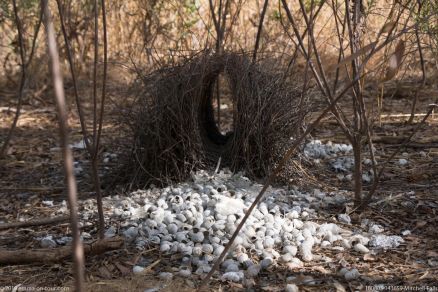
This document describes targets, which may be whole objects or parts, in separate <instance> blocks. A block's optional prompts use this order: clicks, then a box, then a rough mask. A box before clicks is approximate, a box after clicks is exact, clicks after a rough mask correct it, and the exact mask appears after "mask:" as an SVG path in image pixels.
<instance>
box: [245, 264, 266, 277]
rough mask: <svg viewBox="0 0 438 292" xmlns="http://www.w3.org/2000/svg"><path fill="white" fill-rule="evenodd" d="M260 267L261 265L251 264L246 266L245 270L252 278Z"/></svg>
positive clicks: (258, 271)
mask: <svg viewBox="0 0 438 292" xmlns="http://www.w3.org/2000/svg"><path fill="white" fill-rule="evenodd" d="M261 269H262V267H261V266H260V265H252V266H249V267H248V269H247V270H246V272H247V274H248V276H249V277H251V278H253V277H256V276H257V275H258V274H259V273H260V270H261Z"/></svg>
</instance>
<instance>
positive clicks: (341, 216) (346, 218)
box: [338, 214, 351, 224]
mask: <svg viewBox="0 0 438 292" xmlns="http://www.w3.org/2000/svg"><path fill="white" fill-rule="evenodd" d="M338 220H339V222H342V223H345V224H351V218H350V216H348V214H339V215H338Z"/></svg>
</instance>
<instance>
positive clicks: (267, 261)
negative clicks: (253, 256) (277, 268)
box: [260, 258, 274, 269]
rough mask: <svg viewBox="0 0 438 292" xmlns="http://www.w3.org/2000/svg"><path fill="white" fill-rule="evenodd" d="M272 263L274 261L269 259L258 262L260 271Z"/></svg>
mask: <svg viewBox="0 0 438 292" xmlns="http://www.w3.org/2000/svg"><path fill="white" fill-rule="evenodd" d="M273 263H274V260H273V259H271V258H265V259H263V260H261V261H260V266H261V267H262V269H266V268H268V267H269V266H270V265H272V264H273Z"/></svg>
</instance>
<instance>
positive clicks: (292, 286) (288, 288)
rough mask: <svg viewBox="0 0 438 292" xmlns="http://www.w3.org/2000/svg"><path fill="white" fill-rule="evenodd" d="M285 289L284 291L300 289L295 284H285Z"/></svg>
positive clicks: (293, 291) (296, 291)
mask: <svg viewBox="0 0 438 292" xmlns="http://www.w3.org/2000/svg"><path fill="white" fill-rule="evenodd" d="M285 291H286V292H299V291H300V289H299V288H298V286H297V285H295V284H287V285H286V289H285Z"/></svg>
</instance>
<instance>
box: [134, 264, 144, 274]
mask: <svg viewBox="0 0 438 292" xmlns="http://www.w3.org/2000/svg"><path fill="white" fill-rule="evenodd" d="M143 271H144V267H142V266H134V267H133V268H132V272H133V273H134V274H141V273H142V272H143Z"/></svg>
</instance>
